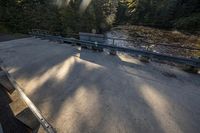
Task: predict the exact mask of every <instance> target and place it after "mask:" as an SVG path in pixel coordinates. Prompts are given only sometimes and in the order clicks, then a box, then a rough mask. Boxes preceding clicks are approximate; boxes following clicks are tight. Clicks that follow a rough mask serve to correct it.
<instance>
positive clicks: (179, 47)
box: [30, 29, 200, 51]
mask: <svg viewBox="0 0 200 133" xmlns="http://www.w3.org/2000/svg"><path fill="white" fill-rule="evenodd" d="M30 33H31V34H32V33H39V34H43V35H48V34H51V35H55V36H62V37H65V36H69V37H74V38H79V36H80V34H76V33H68V34H62V33H59V32H49V31H46V30H40V29H33V30H32V31H31V32H30ZM81 36H87V37H95V38H102V39H105V40H112V41H111V42H112V44H109V45H114V44H115V42H116V41H127V42H135V40H141V39H142V38H141V37H139V38H138V39H126V38H116V37H107V36H99V35H95V34H94V35H92V34H90V36H88V35H87V34H85V35H84V34H81ZM141 41H142V42H143V43H145V45H146V46H147V49H148V47H149V46H150V45H155V46H165V47H171V48H178V49H185V50H192V51H200V48H197V47H188V46H179V45H176V44H165V43H156V44H155V43H151V42H147V41H144V40H141Z"/></svg>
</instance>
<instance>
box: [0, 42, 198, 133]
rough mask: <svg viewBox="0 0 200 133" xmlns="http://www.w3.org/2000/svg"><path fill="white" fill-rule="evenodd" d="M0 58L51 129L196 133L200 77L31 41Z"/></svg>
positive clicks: (1, 46) (8, 47)
mask: <svg viewBox="0 0 200 133" xmlns="http://www.w3.org/2000/svg"><path fill="white" fill-rule="evenodd" d="M0 58H1V60H2V61H3V64H4V65H5V66H6V69H7V70H8V72H9V73H10V74H11V75H12V76H13V77H14V78H15V79H16V81H17V82H18V84H19V85H20V86H21V87H22V88H23V91H24V92H25V93H26V94H27V96H28V97H29V98H30V99H31V100H32V101H33V103H34V104H35V105H36V106H37V107H38V109H39V110H40V111H41V113H42V115H43V116H44V117H45V118H46V119H47V120H48V122H49V123H50V124H51V125H52V126H53V127H54V128H55V130H56V131H57V132H69V133H70V132H71V133H78V132H81V133H83V132H97V133H98V132H99V133H102V132H105V133H118V132H119V133H121V132H126V133H133V132H137V133H146V132H149V133H155V132H159V133H162V132H165V133H171V132H174V133H182V132H192V133H198V132H200V127H199V123H200V112H199V110H200V106H199V105H200V88H199V86H200V76H199V75H193V74H188V73H185V72H183V71H180V70H178V69H176V68H174V67H171V66H167V65H164V64H162V65H161V64H158V63H149V64H143V63H141V62H139V61H138V60H137V59H134V58H133V57H129V56H128V55H120V56H110V55H106V54H105V53H96V52H92V51H90V50H83V49H80V48H79V47H71V46H68V45H66V44H56V43H54V42H48V41H45V40H40V39H34V38H26V39H18V40H12V41H8V42H1V43H0Z"/></svg>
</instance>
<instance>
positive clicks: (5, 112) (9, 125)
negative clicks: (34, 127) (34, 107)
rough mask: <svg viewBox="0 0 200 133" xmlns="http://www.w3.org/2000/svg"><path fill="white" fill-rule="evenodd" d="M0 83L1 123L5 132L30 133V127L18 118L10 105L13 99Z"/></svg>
mask: <svg viewBox="0 0 200 133" xmlns="http://www.w3.org/2000/svg"><path fill="white" fill-rule="evenodd" d="M4 89H5V88H3V86H1V85H0V123H1V125H2V128H3V132H5V133H14V132H15V133H30V132H31V131H30V129H29V128H28V127H27V126H26V125H24V124H23V123H21V122H20V121H19V120H17V119H16V118H15V116H14V114H13V112H12V110H11V108H10V106H9V103H10V102H11V99H10V98H9V96H8V94H7V93H6V92H5V91H4Z"/></svg>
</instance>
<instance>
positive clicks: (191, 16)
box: [0, 0, 200, 33]
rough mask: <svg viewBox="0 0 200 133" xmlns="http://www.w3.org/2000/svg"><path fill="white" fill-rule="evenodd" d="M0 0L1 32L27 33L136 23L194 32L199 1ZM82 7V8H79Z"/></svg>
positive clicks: (86, 29) (67, 31)
mask: <svg viewBox="0 0 200 133" xmlns="http://www.w3.org/2000/svg"><path fill="white" fill-rule="evenodd" d="M85 1H86V0H0V25H1V29H2V30H10V31H12V32H21V33H27V32H28V31H30V30H31V29H35V28H39V29H46V30H50V31H56V32H63V33H69V32H80V31H85V32H91V30H92V29H96V30H97V32H99V33H101V32H105V31H107V30H109V29H110V28H111V27H112V26H113V24H127V23H130V24H138V25H148V26H153V27H159V28H177V29H181V30H188V31H191V30H192V31H198V30H199V25H200V23H199V22H200V21H199V18H200V15H199V13H200V1H199V0H190V1H188V0H87V3H86V4H85V3H83V2H85ZM82 5H84V6H85V7H83V9H84V10H83V9H82V7H81V6H82Z"/></svg>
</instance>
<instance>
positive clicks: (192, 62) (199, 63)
mask: <svg viewBox="0 0 200 133" xmlns="http://www.w3.org/2000/svg"><path fill="white" fill-rule="evenodd" d="M30 34H31V35H33V36H35V37H39V38H41V39H48V40H52V41H62V42H65V43H73V44H78V45H81V46H85V47H96V48H100V49H109V50H111V51H119V52H125V53H129V54H133V55H137V56H138V55H139V56H145V57H148V58H153V59H158V60H163V61H170V62H174V63H178V64H184V65H189V66H192V67H197V68H200V59H199V58H185V57H177V56H172V55H166V54H161V53H156V52H152V51H148V49H146V50H141V49H133V48H126V47H119V46H114V45H113V44H114V42H115V40H126V41H127V40H128V41H129V40H130V41H134V40H133V39H118V38H109V37H104V39H113V44H106V43H98V42H92V41H84V40H79V34H65V35H63V34H59V33H54V34H50V33H49V32H47V31H43V30H33V31H32V32H31V33H30ZM64 36H67V37H68V38H66V37H64ZM70 36H71V37H70ZM160 45H163V46H167V47H172V48H182V49H188V50H195V51H200V49H199V48H193V47H180V46H173V45H167V44H160Z"/></svg>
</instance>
